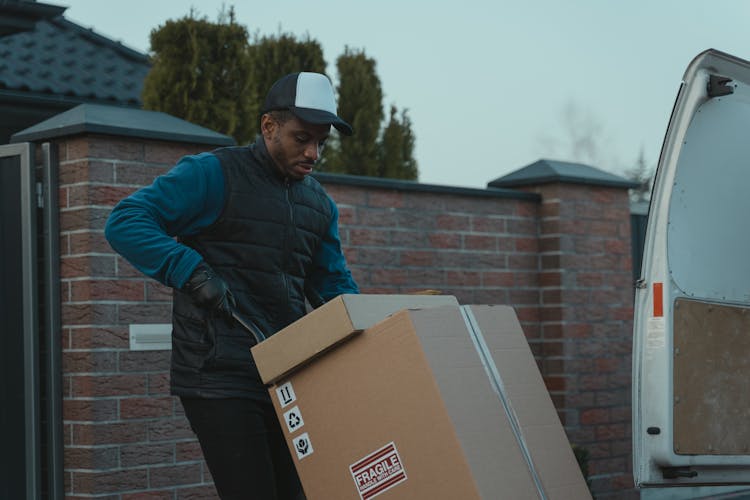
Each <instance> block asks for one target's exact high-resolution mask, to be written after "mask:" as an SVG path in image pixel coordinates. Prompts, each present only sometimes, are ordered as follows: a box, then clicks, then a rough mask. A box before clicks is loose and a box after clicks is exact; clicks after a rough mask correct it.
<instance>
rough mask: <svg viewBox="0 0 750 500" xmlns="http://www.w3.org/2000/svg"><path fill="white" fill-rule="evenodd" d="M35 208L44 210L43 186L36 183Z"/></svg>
mask: <svg viewBox="0 0 750 500" xmlns="http://www.w3.org/2000/svg"><path fill="white" fill-rule="evenodd" d="M36 206H37V208H44V185H43V184H42V183H41V182H37V183H36Z"/></svg>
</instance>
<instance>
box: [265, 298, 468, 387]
mask: <svg viewBox="0 0 750 500" xmlns="http://www.w3.org/2000/svg"><path fill="white" fill-rule="evenodd" d="M444 305H454V306H457V305H458V301H457V300H456V298H455V297H453V296H452V295H364V294H362V295H354V294H346V295H340V296H338V297H336V298H335V299H333V300H331V301H330V302H328V303H326V304H325V305H323V306H321V307H319V308H318V309H315V310H314V311H312V312H310V313H309V314H307V315H306V316H304V317H302V318H300V319H299V320H297V321H295V322H294V323H292V324H291V325H289V326H287V327H286V328H284V329H282V330H280V331H279V332H277V333H276V334H274V335H272V336H271V337H269V338H268V339H266V340H264V341H263V342H261V343H260V344H258V345H256V346H254V347H253V348H252V353H253V359H254V360H255V365H256V366H257V368H258V372H259V373H260V378H261V380H262V381H263V383H265V384H270V383H273V382H274V381H276V380H278V379H279V378H281V377H283V376H285V375H286V374H288V373H289V372H291V371H292V370H294V369H296V368H297V367H298V366H300V365H301V364H303V363H306V362H307V361H309V360H311V359H313V358H315V357H316V356H319V355H320V354H321V353H323V352H325V351H326V350H328V349H330V348H331V347H333V346H335V345H336V344H338V343H339V342H343V341H344V340H346V339H347V338H348V337H349V336H351V335H352V334H355V333H358V332H361V331H362V330H365V329H367V328H369V327H371V326H372V325H374V324H375V323H378V322H379V321H382V320H383V319H385V318H386V317H388V316H389V315H391V314H393V313H395V312H397V311H400V310H401V309H423V308H429V307H438V306H444Z"/></svg>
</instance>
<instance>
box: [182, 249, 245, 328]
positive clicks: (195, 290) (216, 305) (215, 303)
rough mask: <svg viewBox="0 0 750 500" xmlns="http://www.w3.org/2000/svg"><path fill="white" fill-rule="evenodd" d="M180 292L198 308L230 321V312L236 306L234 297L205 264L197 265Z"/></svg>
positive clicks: (222, 281) (223, 282)
mask: <svg viewBox="0 0 750 500" xmlns="http://www.w3.org/2000/svg"><path fill="white" fill-rule="evenodd" d="M182 290H183V291H184V292H186V293H187V294H188V295H190V298H191V299H193V302H195V303H196V304H198V305H199V306H201V307H204V308H206V309H208V310H210V311H213V312H215V313H217V314H219V315H221V316H223V317H224V318H226V319H232V311H233V310H234V308H235V306H236V305H237V304H236V303H235V301H234V295H232V292H231V290H229V287H228V286H227V284H226V282H225V281H224V280H223V279H221V277H220V276H219V275H217V274H216V273H215V272H214V270H213V269H211V268H210V267H209V266H208V264H206V263H205V262H201V263H200V264H198V267H196V268H195V271H193V274H191V275H190V278H189V279H188V280H187V283H185V285H184V286H183V287H182Z"/></svg>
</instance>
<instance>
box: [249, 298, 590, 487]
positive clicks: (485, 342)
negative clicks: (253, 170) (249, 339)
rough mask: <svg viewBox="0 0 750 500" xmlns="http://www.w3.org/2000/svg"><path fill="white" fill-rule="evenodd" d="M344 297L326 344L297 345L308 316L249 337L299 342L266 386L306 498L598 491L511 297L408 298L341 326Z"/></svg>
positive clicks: (279, 346)
mask: <svg viewBox="0 0 750 500" xmlns="http://www.w3.org/2000/svg"><path fill="white" fill-rule="evenodd" d="M360 300H361V301H362V302H361V303H360V305H366V304H367V303H368V302H369V303H371V304H372V306H371V307H365V308H364V309H365V310H368V311H369V312H371V311H372V310H373V309H377V305H376V303H377V302H378V300H379V298H378V296H373V297H370V298H367V297H363V298H361V299H360ZM346 306H347V301H346V299H342V301H341V303H340V304H339V305H338V306H334V307H332V308H331V312H330V314H332V315H334V316H336V317H337V318H338V319H336V320H333V323H337V325H338V326H336V327H332V328H331V331H333V332H335V333H331V334H329V335H328V337H329V340H330V341H331V345H330V346H329V348H328V349H327V350H326V349H325V348H324V349H323V350H322V351H321V352H323V354H322V355H321V354H316V355H314V356H313V357H311V358H310V359H308V360H307V361H303V362H299V360H298V359H297V357H296V356H297V355H298V352H297V351H295V349H294V348H293V344H295V343H296V341H297V337H298V336H299V335H300V334H303V333H309V332H310V331H311V329H312V328H311V327H310V325H306V323H308V321H307V319H308V318H307V317H305V318H303V319H301V320H300V321H298V322H297V323H296V324H295V325H292V326H294V327H295V328H294V329H292V330H288V329H285V330H286V331H285V330H282V331H281V332H279V333H278V334H276V335H275V336H274V337H272V338H271V339H274V338H277V340H276V342H275V345H274V347H273V349H271V348H270V347H267V348H266V349H264V350H262V352H260V351H257V352H256V349H257V348H258V347H260V346H262V345H263V344H265V342H263V343H261V344H260V345H259V346H256V348H254V349H253V354H254V356H256V362H257V361H258V358H259V357H265V356H269V357H272V358H273V359H274V360H275V363H278V362H279V360H281V359H282V358H283V355H282V354H280V353H279V352H276V351H277V350H278V351H285V350H287V349H290V350H291V351H292V352H294V353H295V354H294V356H292V358H293V359H290V360H289V363H288V364H287V365H286V366H285V367H282V366H281V364H280V365H279V366H277V367H276V368H275V369H274V371H273V373H285V374H286V375H284V376H283V377H282V378H275V379H273V380H274V381H275V382H274V383H272V384H271V386H270V388H269V391H270V393H271V398H272V400H273V403H274V406H275V408H276V412H277V415H278V416H279V419H280V421H281V423H282V428H283V431H284V433H285V436H286V437H287V442H288V444H289V447H290V450H291V452H292V456H293V458H294V460H295V464H296V466H297V470H298V472H299V475H300V478H301V480H302V484H303V486H304V489H305V493H306V495H307V498H308V499H309V500H317V499H331V498H335V499H358V498H360V499H369V498H373V497H375V496H378V497H379V498H382V499H384V500H385V499H422V498H425V499H426V498H429V499H451V500H455V499H461V500H464V499H472V498H485V499H503V498H507V499H513V500H515V499H524V498H529V499H532V498H533V499H537V498H549V499H575V500H579V499H585V498H590V495H589V492H588V488H587V487H586V484H585V482H584V480H583V477H582V476H581V473H580V471H579V469H578V465H577V463H576V460H575V457H574V456H573V453H572V450H571V448H570V445H569V443H568V441H567V438H566V437H565V434H564V431H563V429H562V426H561V425H560V422H559V420H558V417H557V413H556V411H555V409H554V407H553V405H552V402H551V400H550V397H549V395H548V393H547V391H546V388H545V387H544V383H543V381H542V378H541V376H540V374H539V372H538V370H537V367H536V363H535V361H534V359H533V356H532V354H531V352H530V350H529V347H528V344H527V342H526V339H525V337H524V335H523V332H522V331H521V328H520V325H519V324H518V320H517V319H516V316H515V313H514V311H513V310H512V309H511V308H509V307H503V306H471V307H468V306H463V307H459V306H457V305H452V306H443V307H437V308H429V309H420V310H402V311H400V312H398V313H396V314H393V315H392V316H391V317H388V318H386V319H384V320H383V321H381V322H379V323H377V324H375V325H374V326H372V327H371V328H368V329H366V330H365V331H364V332H362V333H361V334H359V335H351V334H349V335H348V336H346V335H343V334H342V333H341V332H343V331H345V330H347V329H351V327H352V325H354V324H355V323H356V322H357V318H356V316H357V313H355V312H354V310H353V309H351V310H350V309H348V308H347V307H346ZM342 307H343V308H344V309H346V311H347V314H346V315H343V314H342V309H341V308H342ZM321 310H322V308H321V309H320V310H319V311H321ZM333 311H336V312H333ZM316 312H317V311H316ZM326 315H328V314H326ZM347 318H348V319H347ZM316 321H322V320H320V319H318V320H316ZM340 321H341V323H339V322H340ZM324 323H325V322H322V323H321V324H324ZM326 324H327V323H326ZM292 331H293V332H295V333H293V334H290V333H289V332H292ZM282 334H283V335H282ZM321 335H322V334H321ZM323 336H325V335H323ZM271 339H269V340H271ZM282 364H283V363H282ZM292 365H294V366H293V367H292Z"/></svg>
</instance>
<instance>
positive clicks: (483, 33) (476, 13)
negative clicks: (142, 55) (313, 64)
mask: <svg viewBox="0 0 750 500" xmlns="http://www.w3.org/2000/svg"><path fill="white" fill-rule="evenodd" d="M46 1H47V3H53V4H57V3H58V2H57V1H55V0H46ZM59 3H60V4H61V5H68V6H69V8H68V10H67V11H66V14H65V16H66V17H67V18H68V19H69V20H71V21H74V22H76V23H78V24H81V25H82V26H84V27H87V28H93V29H94V30H95V31H96V32H98V33H100V34H102V35H105V36H108V37H110V38H112V39H115V40H119V41H121V42H122V43H124V44H125V45H127V46H129V47H131V48H134V49H137V50H140V51H142V52H148V49H149V41H148V37H149V33H150V31H151V30H152V29H153V28H155V27H157V26H159V25H160V24H162V23H164V21H166V20H167V19H175V18H179V17H182V16H184V15H186V14H188V12H189V11H190V8H191V7H195V8H196V10H197V12H198V13H199V14H203V15H206V16H207V17H209V18H210V19H212V20H215V19H216V17H217V14H218V12H219V10H220V9H221V7H222V3H225V4H226V5H227V6H229V5H234V8H235V12H236V16H237V20H238V22H240V23H241V24H243V25H245V26H246V27H247V28H248V30H249V31H250V32H251V33H255V32H258V33H260V34H261V35H264V34H274V33H278V32H279V30H281V31H283V32H286V33H292V34H295V35H297V36H298V37H301V36H304V35H305V34H309V35H310V36H311V37H312V38H314V39H316V40H318V41H319V42H320V43H321V45H322V47H323V51H324V55H325V58H326V61H327V62H328V74H329V76H331V77H332V78H333V79H334V81H335V80H336V77H337V75H336V68H335V63H336V58H337V57H338V56H339V55H340V54H341V53H343V51H344V47H345V46H347V45H348V46H350V47H353V48H357V49H364V50H365V52H366V54H367V55H368V56H370V57H372V58H374V59H375V60H376V61H377V71H378V75H379V76H380V80H381V83H382V86H383V90H384V93H385V102H384V106H385V109H386V110H387V109H388V108H389V106H390V104H395V105H396V106H397V107H398V108H399V109H402V108H407V109H408V110H409V113H410V116H411V119H412V122H413V129H414V132H415V134H416V140H417V144H416V158H417V161H418V163H419V170H420V181H421V182H425V183H431V184H444V185H453V186H468V187H484V186H485V185H486V184H487V182H489V181H491V180H493V179H495V178H497V177H500V176H502V175H505V174H507V173H510V172H512V171H513V170H516V169H518V168H520V167H523V166H525V165H527V164H529V163H532V162H534V161H536V160H537V159H539V158H550V159H557V160H567V161H577V162H581V163H586V164H590V165H593V166H597V167H599V168H602V169H605V170H607V171H610V172H614V173H619V174H621V173H622V172H623V171H624V170H625V169H626V168H630V167H632V166H633V165H634V163H635V162H636V159H637V158H638V156H639V153H640V151H643V155H644V158H645V160H646V162H647V163H648V164H653V165H655V164H656V161H657V160H658V156H659V150H660V148H661V141H662V139H663V136H664V132H665V130H666V126H667V123H668V120H669V114H670V112H671V110H672V104H673V103H674V99H675V97H676V94H677V90H678V88H679V84H680V81H681V78H682V75H683V72H684V70H685V68H686V67H687V65H688V63H689V62H690V60H691V59H692V58H693V57H694V56H696V55H697V54H698V53H700V52H701V51H703V50H705V49H708V48H715V49H719V50H723V51H725V52H729V53H731V54H733V55H736V56H738V57H742V58H744V59H750V36H748V33H749V31H748V25H749V22H750V2H747V1H743V0H723V1H721V2H709V1H706V0H682V1H679V0H665V1H660V0H627V1H624V0H623V1H617V0H566V1H558V0H540V1H532V0H527V1H518V0H513V1H505V0H483V1H479V0H463V1H460V2H455V1H454V2H444V1H441V0H398V1H396V0H377V1H372V0H368V1H359V0H317V1H297V0H295V1H292V0H275V1H264V2H257V1H250V0H243V1H242V2H236V3H234V4H232V3H231V2H221V1H214V0H201V1H195V0H194V1H189V0H149V1H145V0H128V1H125V2H113V1H102V0H66V1H60V2H59Z"/></svg>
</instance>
